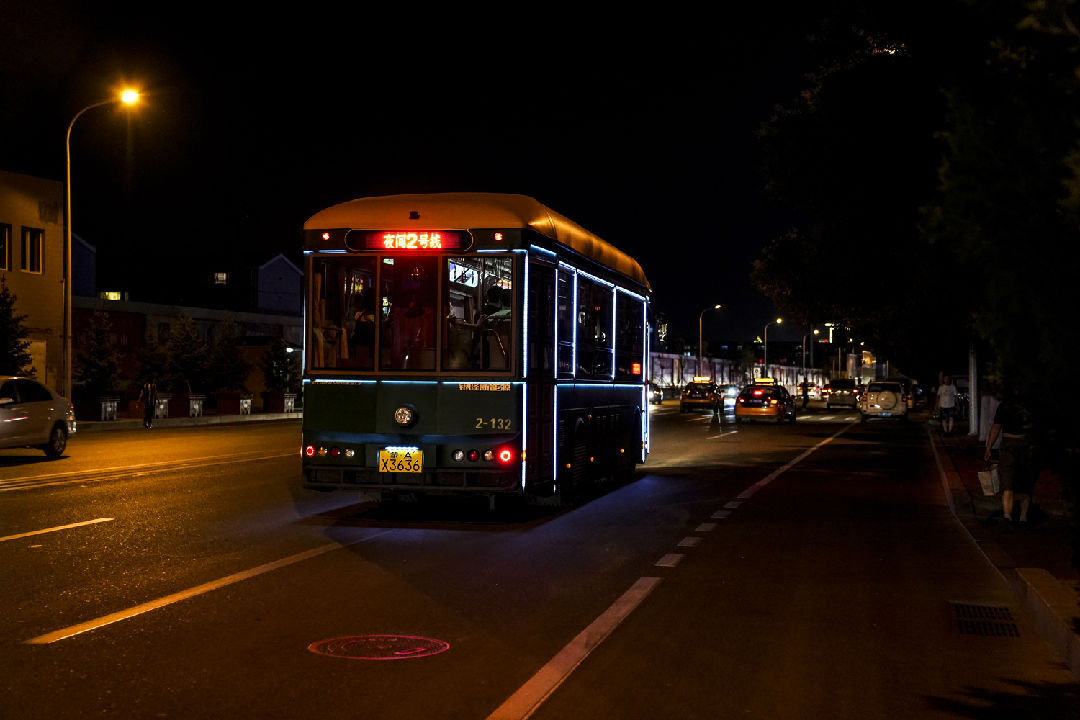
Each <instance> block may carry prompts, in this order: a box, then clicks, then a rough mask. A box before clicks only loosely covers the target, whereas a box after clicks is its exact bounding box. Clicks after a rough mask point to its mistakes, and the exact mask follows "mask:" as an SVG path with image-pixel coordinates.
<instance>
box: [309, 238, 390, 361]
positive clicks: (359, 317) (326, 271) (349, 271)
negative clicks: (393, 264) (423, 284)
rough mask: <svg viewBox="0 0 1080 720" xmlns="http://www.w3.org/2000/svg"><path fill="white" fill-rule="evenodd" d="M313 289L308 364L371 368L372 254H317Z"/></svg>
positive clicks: (373, 318)
mask: <svg viewBox="0 0 1080 720" xmlns="http://www.w3.org/2000/svg"><path fill="white" fill-rule="evenodd" d="M311 294H312V298H311V317H310V322H311V351H310V355H311V358H310V362H311V366H312V367H313V368H316V369H328V368H344V369H351V370H371V369H373V367H374V358H375V295H376V291H375V258H373V257H358V258H347V259H334V260H317V261H316V262H315V264H314V267H313V277H312V283H311Z"/></svg>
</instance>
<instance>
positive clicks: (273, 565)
mask: <svg viewBox="0 0 1080 720" xmlns="http://www.w3.org/2000/svg"><path fill="white" fill-rule="evenodd" d="M389 532H392V531H391V530H385V531H383V532H379V533H375V534H374V535H368V536H367V537H365V538H362V539H360V540H354V541H352V542H349V543H327V544H326V545H320V546H319V547H316V548H312V549H311V550H306V551H304V552H302V553H297V554H295V555H290V556H288V557H284V558H281V559H280V560H275V561H273V562H268V563H265V564H263V565H259V566H258V567H253V568H251V569H250V570H243V571H241V572H238V573H233V574H232V575H226V576H225V577H223V578H218V579H217V580H211V581H210V582H208V583H203V584H202V585H197V586H195V587H193V588H188V589H187V590H181V591H180V592H176V593H173V594H171V595H166V596H165V597H161V598H158V599H157V600H151V601H150V602H146V603H143V604H141V605H136V606H135V607H130V608H128V609H127V610H121V611H119V612H114V613H110V614H108V615H104V616H102V617H99V618H96V619H94V620H87V621H86V622H82V623H79V624H78V625H72V626H71V627H66V628H63V629H62V630H56V631H55V632H51V633H46V634H45V635H38V636H37V637H35V638H31V639H29V640H27V641H26V644H27V645H48V644H49V643H54V642H57V641H58V640H66V639H67V638H70V637H74V636H76V635H80V634H82V633H84V632H89V631H91V630H97V629H98V628H102V627H105V626H106V625H111V624H113V623H115V622H120V621H121V620H127V619H129V618H133V617H135V616H137V615H142V614H143V613H147V612H150V611H151V610H157V609H159V608H163V607H166V606H168V605H172V604H173V603H178V602H180V601H181V600H187V599H188V598H192V597H195V596H197V595H204V594H206V593H208V592H211V591H212V590H217V589H219V588H223V587H225V586H226V585H232V584H233V583H238V582H240V581H241V580H247V579H248V578H253V577H257V576H259V575H263V574H265V573H268V572H273V571H274V570H279V569H281V568H283V567H287V566H289V565H293V564H294V563H298V562H301V561H303V560H308V559H310V558H313V557H317V556H319V555H323V554H325V553H328V552H330V551H331V550H338V549H340V548H344V547H348V546H350V545H355V544H356V543H360V542H364V541H366V540H370V539H372V538H374V537H377V536H379V535H385V534H387V533H389Z"/></svg>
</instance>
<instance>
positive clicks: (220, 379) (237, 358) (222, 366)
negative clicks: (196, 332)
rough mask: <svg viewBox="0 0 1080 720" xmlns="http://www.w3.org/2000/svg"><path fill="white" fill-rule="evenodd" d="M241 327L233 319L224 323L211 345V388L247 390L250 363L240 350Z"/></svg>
mask: <svg viewBox="0 0 1080 720" xmlns="http://www.w3.org/2000/svg"><path fill="white" fill-rule="evenodd" d="M241 337H242V335H241V333H240V328H239V326H237V324H236V323H235V322H233V321H232V320H229V321H226V322H224V323H222V324H221V325H220V326H219V327H218V329H217V333H216V336H215V338H214V342H213V344H212V345H211V346H210V363H209V373H208V374H209V377H210V384H209V389H211V390H246V388H245V387H244V381H245V380H247V376H248V372H250V370H251V366H250V364H249V363H248V362H247V361H246V360H244V357H243V355H242V354H241V352H240V340H241Z"/></svg>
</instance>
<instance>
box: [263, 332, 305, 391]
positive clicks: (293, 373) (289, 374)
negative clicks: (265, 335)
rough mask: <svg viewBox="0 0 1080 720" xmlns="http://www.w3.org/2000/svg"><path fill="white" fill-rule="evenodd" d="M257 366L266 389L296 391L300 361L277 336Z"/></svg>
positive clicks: (298, 383)
mask: <svg viewBox="0 0 1080 720" xmlns="http://www.w3.org/2000/svg"><path fill="white" fill-rule="evenodd" d="M259 366H260V367H261V369H262V372H263V378H264V379H265V381H266V388H267V389H268V390H276V391H285V392H296V391H297V390H298V389H299V385H300V361H299V358H298V357H297V353H295V352H289V346H288V344H287V343H286V342H285V341H284V340H283V339H282V338H277V339H275V340H274V342H273V343H271V344H270V347H268V348H267V349H266V352H265V353H263V357H262V360H261V362H260V363H259Z"/></svg>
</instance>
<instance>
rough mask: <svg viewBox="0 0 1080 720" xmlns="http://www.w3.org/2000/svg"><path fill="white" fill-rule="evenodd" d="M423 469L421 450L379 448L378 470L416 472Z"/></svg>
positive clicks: (422, 453)
mask: <svg viewBox="0 0 1080 720" xmlns="http://www.w3.org/2000/svg"><path fill="white" fill-rule="evenodd" d="M423 470H424V452H423V451H422V450H409V451H404V452H403V451H401V450H380V451H379V472H400V473H418V472H423Z"/></svg>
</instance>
